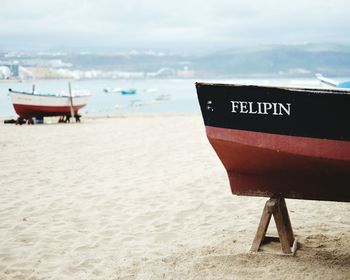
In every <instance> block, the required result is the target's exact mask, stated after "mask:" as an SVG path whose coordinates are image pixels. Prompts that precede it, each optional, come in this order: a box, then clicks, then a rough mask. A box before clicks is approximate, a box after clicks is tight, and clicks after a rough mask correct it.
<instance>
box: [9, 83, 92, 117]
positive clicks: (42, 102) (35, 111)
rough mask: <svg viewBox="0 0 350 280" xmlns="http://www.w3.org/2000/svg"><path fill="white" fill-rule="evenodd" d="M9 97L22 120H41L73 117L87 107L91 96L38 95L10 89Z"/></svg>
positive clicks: (85, 94)
mask: <svg viewBox="0 0 350 280" xmlns="http://www.w3.org/2000/svg"><path fill="white" fill-rule="evenodd" d="M9 95H10V98H11V101H12V104H13V107H14V109H15V111H16V113H17V114H18V115H19V116H20V117H22V118H26V119H28V118H34V117H36V118H41V117H48V116H71V114H72V112H71V109H73V111H74V115H78V110H79V109H81V108H83V107H84V106H86V104H87V101H88V99H89V98H90V94H87V93H84V94H82V95H76V96H72V97H70V96H69V95H56V94H38V93H34V91H33V92H20V91H14V90H11V89H9Z"/></svg>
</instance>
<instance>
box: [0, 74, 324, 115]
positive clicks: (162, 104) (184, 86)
mask: <svg viewBox="0 0 350 280" xmlns="http://www.w3.org/2000/svg"><path fill="white" fill-rule="evenodd" d="M196 81H201V82H218V83H243V84H258V85H268V86H271V85H284V86H309V87H317V86H320V84H319V82H318V81H317V80H316V79H235V80H234V79H232V80H210V79H196V80H192V79H135V80H131V79H127V80H74V81H70V82H71V84H72V88H73V90H84V91H88V92H89V93H90V94H91V98H90V100H89V101H88V104H87V106H86V107H84V108H82V109H81V110H80V111H79V112H80V114H82V115H91V116H94V115H117V114H120V113H159V112H173V113H176V112H199V110H200V108H199V105H198V101H197V96H196V89H195V82H196ZM33 84H35V90H36V92H38V93H51V94H57V93H58V94H60V93H65V94H68V81H67V80H37V81H23V82H11V81H6V82H0V116H6V117H15V116H16V113H15V111H14V109H13V106H12V103H11V100H10V98H9V96H8V89H9V88H11V89H13V90H16V91H26V92H31V91H32V86H33ZM118 88H119V89H135V90H136V94H130V95H122V94H120V93H119V92H117V91H116V90H115V89H118ZM106 89H107V90H108V92H106V91H105V90H106Z"/></svg>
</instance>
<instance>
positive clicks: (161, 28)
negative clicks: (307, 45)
mask: <svg viewBox="0 0 350 280" xmlns="http://www.w3.org/2000/svg"><path fill="white" fill-rule="evenodd" d="M1 5H2V8H1V9H0V37H1V38H2V41H3V43H2V45H3V46H6V45H7V46H11V47H17V48H21V47H25V45H24V44H25V43H27V46H28V47H29V46H31V47H32V48H50V47H55V46H59V45H61V46H75V47H77V48H85V49H89V48H99V47H101V48H117V49H121V48H129V49H130V48H136V49H137V48H167V49H171V48H172V47H173V48H174V49H178V48H183V49H186V48H187V49H194V48H208V47H210V46H211V47H213V48H225V47H228V46H231V45H240V44H241V45H242V44H259V43H288V42H290V43H295V42H304V41H310V42H313V41H315V42H320V41H334V42H337V43H349V42H350V39H349V37H348V36H347V35H348V27H349V26H350V19H349V17H348V11H349V10H350V2H349V1H345V0H334V1H325V0H319V1H302V0H295V1H293V2H291V1H283V0H280V1H278V0H265V1H258V0H245V1H232V0H231V1H227V0H216V1H213V0H209V1H205V2H203V1H199V0H177V1H165V0H163V1H161V0H143V1H142V0H128V1H126V0H123V1H120V0H115V1H113V0H98V1H97V0H94V1H93V0H76V1H71V0H60V1H58V0H51V1H44V0H31V1H29V0H27V1H26V0H11V1H10V0H2V4H1ZM211 47H210V48H211Z"/></svg>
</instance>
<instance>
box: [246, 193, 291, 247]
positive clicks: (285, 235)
mask: <svg viewBox="0 0 350 280" xmlns="http://www.w3.org/2000/svg"><path fill="white" fill-rule="evenodd" d="M272 215H273V217H274V220H275V223H276V227H277V232H278V236H279V240H280V243H281V247H282V252H283V253H284V254H294V252H295V250H296V246H295V245H296V241H295V239H294V234H293V229H292V225H291V222H290V219H289V215H288V210H287V206H286V202H285V200H284V198H283V197H272V198H270V199H269V200H268V201H267V202H266V204H265V207H264V210H263V214H262V216H261V219H260V223H259V227H258V230H257V232H256V235H255V238H254V241H253V244H252V247H251V248H250V251H251V252H258V251H259V248H260V246H261V243H262V242H263V240H264V239H265V237H266V231H267V228H268V226H269V223H270V220H271V216H272ZM291 247H293V248H292V249H291Z"/></svg>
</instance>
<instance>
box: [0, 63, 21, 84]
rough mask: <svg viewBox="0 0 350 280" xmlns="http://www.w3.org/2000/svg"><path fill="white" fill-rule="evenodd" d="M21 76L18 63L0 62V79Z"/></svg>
mask: <svg viewBox="0 0 350 280" xmlns="http://www.w3.org/2000/svg"><path fill="white" fill-rule="evenodd" d="M18 78H19V65H18V63H16V62H15V63H6V62H5V63H0V79H1V80H8V79H18Z"/></svg>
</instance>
